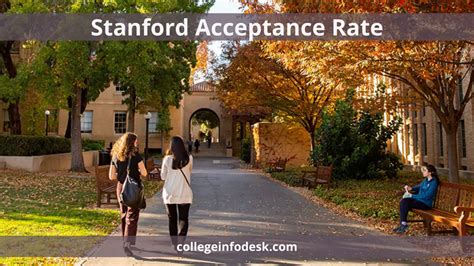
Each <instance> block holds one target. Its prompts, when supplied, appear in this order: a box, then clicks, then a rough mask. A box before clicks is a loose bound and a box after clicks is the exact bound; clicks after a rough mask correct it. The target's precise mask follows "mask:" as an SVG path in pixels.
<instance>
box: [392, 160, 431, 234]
mask: <svg viewBox="0 0 474 266" xmlns="http://www.w3.org/2000/svg"><path fill="white" fill-rule="evenodd" d="M421 172H422V173H423V177H425V179H423V181H422V182H421V183H420V184H418V185H416V186H414V187H410V186H408V185H405V187H404V189H405V194H404V195H403V198H402V200H400V225H399V226H398V227H397V228H395V229H393V232H394V233H397V234H404V233H405V232H406V231H407V230H408V212H409V211H411V210H412V209H421V210H429V209H431V208H433V201H434V199H435V197H436V192H437V191H438V184H439V178H438V174H437V173H436V168H435V167H434V166H433V165H431V164H429V165H427V166H426V167H425V166H423V167H421Z"/></svg>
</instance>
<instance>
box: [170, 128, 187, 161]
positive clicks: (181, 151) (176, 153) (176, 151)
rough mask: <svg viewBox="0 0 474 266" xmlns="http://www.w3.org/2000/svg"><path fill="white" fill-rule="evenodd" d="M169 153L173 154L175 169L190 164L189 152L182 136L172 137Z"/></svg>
mask: <svg viewBox="0 0 474 266" xmlns="http://www.w3.org/2000/svg"><path fill="white" fill-rule="evenodd" d="M169 153H170V154H172V155H173V164H172V168H173V169H181V168H183V167H185V166H186V165H188V163H189V154H188V152H187V151H186V148H185V147H184V141H183V139H182V138H181V137H180V136H173V137H172V138H171V143H170V149H169Z"/></svg>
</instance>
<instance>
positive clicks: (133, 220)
mask: <svg viewBox="0 0 474 266" xmlns="http://www.w3.org/2000/svg"><path fill="white" fill-rule="evenodd" d="M111 155H112V162H111V164H110V170H109V179H111V180H115V179H117V180H118V184H117V199H120V194H121V192H122V187H123V183H124V182H125V179H126V178H127V171H128V172H129V175H130V177H131V178H133V179H135V180H137V181H138V182H141V179H140V175H141V176H144V177H145V176H147V171H146V168H145V164H144V163H143V159H142V157H141V156H140V154H139V153H138V137H137V135H135V134H133V133H130V132H127V133H125V134H123V135H122V137H120V138H119V139H118V140H117V141H116V142H115V144H114V146H113V147H112V152H111ZM119 207H120V218H121V219H122V236H123V237H125V238H124V245H123V249H124V251H125V254H127V256H132V255H133V253H132V251H131V250H130V245H135V238H136V236H137V227H138V216H139V214H140V209H135V208H131V207H127V206H125V205H123V204H122V203H121V202H119Z"/></svg>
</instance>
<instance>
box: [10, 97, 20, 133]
mask: <svg viewBox="0 0 474 266" xmlns="http://www.w3.org/2000/svg"><path fill="white" fill-rule="evenodd" d="M8 119H9V120H10V134H12V135H21V117H20V107H19V101H18V100H17V101H15V102H14V103H9V104H8Z"/></svg>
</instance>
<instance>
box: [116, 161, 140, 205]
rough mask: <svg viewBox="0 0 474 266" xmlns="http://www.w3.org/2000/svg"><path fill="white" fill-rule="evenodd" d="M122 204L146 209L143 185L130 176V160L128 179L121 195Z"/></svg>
mask: <svg viewBox="0 0 474 266" xmlns="http://www.w3.org/2000/svg"><path fill="white" fill-rule="evenodd" d="M120 202H121V203H122V204H123V205H125V206H128V207H130V208H134V209H145V207H146V201H145V193H144V186H143V183H142V182H139V181H137V180H135V179H134V178H132V177H131V176H130V158H129V159H128V164H127V177H126V178H125V182H124V183H123V187H122V192H121V193H120Z"/></svg>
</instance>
